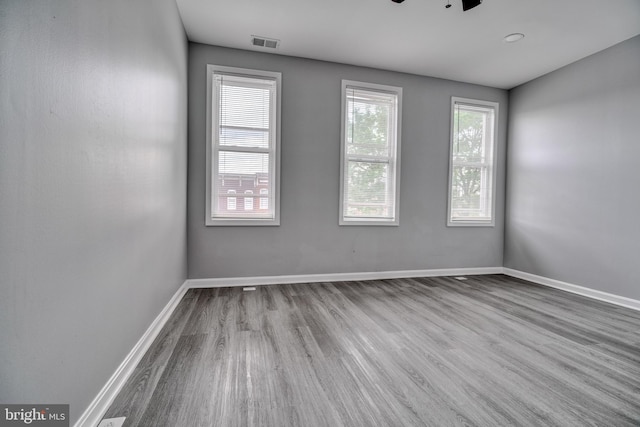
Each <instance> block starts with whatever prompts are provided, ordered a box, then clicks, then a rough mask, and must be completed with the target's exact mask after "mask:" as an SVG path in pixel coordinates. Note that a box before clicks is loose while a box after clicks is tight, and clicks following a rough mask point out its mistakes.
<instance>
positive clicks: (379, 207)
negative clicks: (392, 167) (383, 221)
mask: <svg viewBox="0 0 640 427" xmlns="http://www.w3.org/2000/svg"><path fill="white" fill-rule="evenodd" d="M388 172H389V165H388V164H386V163H367V162H349V166H348V183H347V203H346V205H345V212H344V215H345V216H352V217H381V218H389V217H391V216H392V214H391V213H392V212H393V198H392V197H391V194H390V189H391V186H390V185H389V173H388Z"/></svg>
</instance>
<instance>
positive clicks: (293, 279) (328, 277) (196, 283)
mask: <svg viewBox="0 0 640 427" xmlns="http://www.w3.org/2000/svg"><path fill="white" fill-rule="evenodd" d="M480 274H502V267H479V268H443V269H434V270H402V271H374V272H368V273H335V274H302V275H291V276H260V277H228V278H215V279H189V280H187V282H186V283H187V286H188V287H189V288H220V287H235V286H256V285H276V284H290V283H316V282H348V281H353V280H381V279H402V278H407V277H436V276H465V275H466V276H469V275H480Z"/></svg>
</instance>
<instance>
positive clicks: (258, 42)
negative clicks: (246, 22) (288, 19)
mask: <svg viewBox="0 0 640 427" xmlns="http://www.w3.org/2000/svg"><path fill="white" fill-rule="evenodd" d="M251 44H252V45H253V46H257V47H266V48H269V49H277V48H278V46H279V45H280V40H276V39H269V38H267V37H261V36H251Z"/></svg>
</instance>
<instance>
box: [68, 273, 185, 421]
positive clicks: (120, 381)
mask: <svg viewBox="0 0 640 427" xmlns="http://www.w3.org/2000/svg"><path fill="white" fill-rule="evenodd" d="M187 290H188V287H187V282H184V283H183V284H182V286H180V288H179V289H178V290H177V291H176V293H175V294H174V295H173V297H171V300H169V302H168V303H167V305H166V306H165V307H164V308H163V309H162V311H161V312H160V314H159V315H158V317H156V318H155V320H154V321H153V323H151V326H149V328H148V329H147V330H146V332H145V333H144V335H142V338H140V340H139V341H138V342H137V343H136V345H135V346H134V347H133V349H132V350H131V351H130V352H129V354H128V355H127V357H126V358H125V359H124V360H123V361H122V363H121V364H120V366H118V369H116V371H115V372H114V374H113V375H112V376H111V378H109V381H107V383H106V384H105V386H104V387H102V390H100V393H98V395H97V396H96V398H95V399H93V402H91V404H90V405H89V407H88V408H87V409H86V410H85V411H84V413H83V414H82V416H81V417H80V419H79V420H78V421H76V423H75V424H74V427H95V426H97V425H98V423H100V420H101V419H102V417H103V416H104V414H105V413H106V412H107V410H108V409H109V406H110V405H111V403H113V400H114V399H115V398H116V396H117V395H118V393H119V392H120V390H121V389H122V387H123V386H124V384H125V383H126V381H127V379H129V376H130V375H131V374H132V373H133V370H134V369H135V368H136V366H137V365H138V362H140V360H141V359H142V357H143V356H144V354H145V353H146V352H147V350H148V349H149V347H150V346H151V344H152V343H153V340H155V339H156V337H157V336H158V333H160V330H161V329H162V327H163V326H164V325H165V323H166V322H167V320H169V317H170V316H171V314H172V313H173V311H174V310H175V308H176V307H177V306H178V303H179V302H180V300H181V299H182V297H183V296H184V294H185V293H186V292H187Z"/></svg>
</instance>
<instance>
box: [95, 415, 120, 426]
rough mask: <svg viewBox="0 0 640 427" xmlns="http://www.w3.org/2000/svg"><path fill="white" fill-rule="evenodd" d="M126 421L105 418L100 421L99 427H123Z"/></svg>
mask: <svg viewBox="0 0 640 427" xmlns="http://www.w3.org/2000/svg"><path fill="white" fill-rule="evenodd" d="M124 420H125V417H118V418H105V419H103V420H102V421H100V424H98V427H122V424H124Z"/></svg>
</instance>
